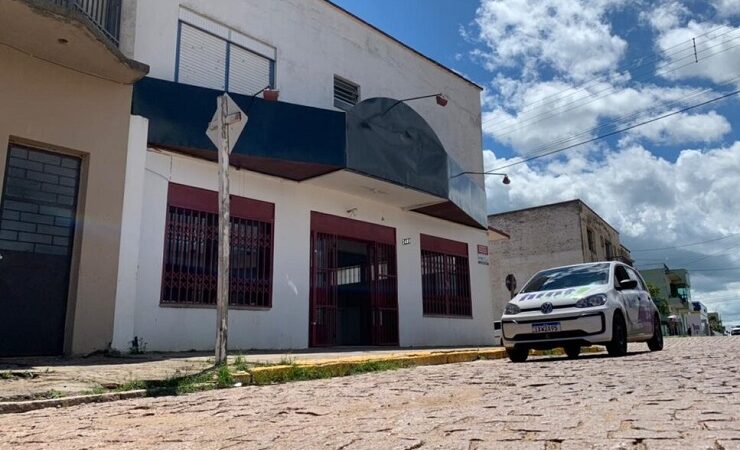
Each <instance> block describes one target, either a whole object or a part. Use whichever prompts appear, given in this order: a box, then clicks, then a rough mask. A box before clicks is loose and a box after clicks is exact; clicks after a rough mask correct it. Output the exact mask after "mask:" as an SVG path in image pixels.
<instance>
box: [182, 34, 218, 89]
mask: <svg viewBox="0 0 740 450" xmlns="http://www.w3.org/2000/svg"><path fill="white" fill-rule="evenodd" d="M226 52H227V42H226V41H225V40H223V39H221V38H219V37H217V36H214V35H212V34H210V33H206V32H205V31H202V30H199V29H198V28H195V27H193V26H190V25H188V24H186V23H181V24H180V53H179V55H178V70H177V81H178V82H180V83H186V84H193V85H195V86H202V87H207V88H211V89H218V90H220V91H223V90H224V89H226V70H225V67H226Z"/></svg>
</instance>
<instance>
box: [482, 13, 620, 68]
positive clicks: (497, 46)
mask: <svg viewBox="0 0 740 450" xmlns="http://www.w3.org/2000/svg"><path fill="white" fill-rule="evenodd" d="M618 3H619V2H617V1H613V0H594V1H578V0H544V1H540V2H531V1H527V0H483V1H482V2H481V6H480V7H479V8H478V11H477V14H476V23H477V25H478V27H479V28H480V38H481V40H482V41H483V42H484V43H486V45H487V46H488V49H489V51H487V52H481V53H479V54H478V55H479V56H481V57H482V58H483V59H484V61H485V62H486V64H487V67H488V68H489V69H490V70H492V71H493V70H495V69H497V68H499V67H513V66H520V67H521V68H522V72H523V73H524V74H525V75H526V74H533V73H535V71H536V70H537V69H540V68H542V67H541V66H542V65H548V66H550V67H552V68H554V69H555V70H556V71H558V72H561V73H567V74H568V75H569V77H571V78H573V79H576V80H583V79H586V78H589V77H591V76H593V74H595V73H598V72H603V71H608V70H612V69H614V68H615V67H616V65H617V64H618V62H619V60H620V59H621V58H622V56H623V54H624V51H625V49H626V47H627V43H626V42H625V41H624V40H623V39H622V38H621V37H619V36H617V35H615V34H613V33H612V29H611V25H610V24H609V22H608V21H607V20H606V19H605V15H606V14H607V12H608V11H609V10H610V9H611V8H613V7H615V6H617V5H618Z"/></svg>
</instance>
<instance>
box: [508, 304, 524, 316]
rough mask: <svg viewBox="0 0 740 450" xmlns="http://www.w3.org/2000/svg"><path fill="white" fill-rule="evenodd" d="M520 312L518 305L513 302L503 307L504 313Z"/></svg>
mask: <svg viewBox="0 0 740 450" xmlns="http://www.w3.org/2000/svg"><path fill="white" fill-rule="evenodd" d="M520 312H521V310H520V309H519V307H518V306H516V305H515V304H513V303H507V304H506V309H504V314H519V313H520Z"/></svg>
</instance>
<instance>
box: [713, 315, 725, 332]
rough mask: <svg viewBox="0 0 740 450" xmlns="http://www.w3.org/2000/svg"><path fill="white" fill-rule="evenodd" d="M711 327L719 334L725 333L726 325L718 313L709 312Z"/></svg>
mask: <svg viewBox="0 0 740 450" xmlns="http://www.w3.org/2000/svg"><path fill="white" fill-rule="evenodd" d="M709 329H710V330H712V331H714V332H715V333H717V334H725V326H724V325H722V319H720V318H719V316H718V315H717V314H709Z"/></svg>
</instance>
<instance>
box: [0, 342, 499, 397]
mask: <svg viewBox="0 0 740 450" xmlns="http://www.w3.org/2000/svg"><path fill="white" fill-rule="evenodd" d="M495 349H499V348H498V347H481V348H479V347H466V348H449V347H448V348H428V349H419V348H414V349H399V348H391V349H378V348H377V347H376V348H356V347H352V348H332V349H329V350H327V351H320V350H319V351H317V350H316V349H311V350H309V351H301V350H296V351H290V352H286V351H264V352H260V351H251V352H244V353H238V352H234V353H232V354H231V355H230V356H229V363H230V364H234V362H235V361H236V359H237V358H239V359H240V360H241V361H243V362H244V363H246V364H247V365H249V366H260V365H281V364H282V365H285V364H292V363H297V364H322V363H330V362H337V361H357V360H364V359H388V358H394V357H398V358H405V357H412V356H418V355H430V354H445V353H450V352H455V353H458V352H471V351H489V350H495ZM212 365H213V354H212V353H196V352H186V353H146V354H143V355H125V356H121V357H109V356H99V355H97V356H91V357H87V358H61V357H29V358H0V402H8V401H23V400H38V399H48V398H59V397H67V396H72V395H81V394H92V393H98V392H101V391H102V390H104V389H115V388H116V387H118V386H120V385H123V384H125V383H130V382H132V381H150V380H166V379H169V378H173V377H180V376H184V375H191V374H195V373H198V372H201V371H203V370H205V369H208V368H210V367H212Z"/></svg>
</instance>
